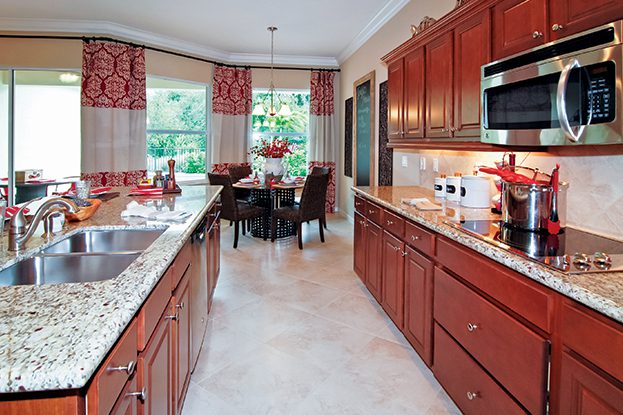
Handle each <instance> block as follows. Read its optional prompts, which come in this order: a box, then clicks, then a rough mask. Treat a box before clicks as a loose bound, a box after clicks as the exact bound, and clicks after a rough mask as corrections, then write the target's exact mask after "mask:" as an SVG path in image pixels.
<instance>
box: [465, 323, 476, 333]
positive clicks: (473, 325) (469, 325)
mask: <svg viewBox="0 0 623 415" xmlns="http://www.w3.org/2000/svg"><path fill="white" fill-rule="evenodd" d="M477 328H478V324H476V323H467V331H469V332H470V333H473V332H474V331H476V329H477Z"/></svg>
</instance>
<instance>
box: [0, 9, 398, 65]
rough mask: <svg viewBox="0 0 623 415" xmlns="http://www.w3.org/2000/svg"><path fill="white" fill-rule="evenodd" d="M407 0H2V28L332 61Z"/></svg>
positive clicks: (283, 60)
mask: <svg viewBox="0 0 623 415" xmlns="http://www.w3.org/2000/svg"><path fill="white" fill-rule="evenodd" d="M408 2H409V0H264V1H258V0H234V1H223V0H221V1H218V2H217V1H215V0H180V1H175V2H174V1H170V0H130V1H128V0H106V1H102V0H80V1H76V0H55V1H54V2H53V3H50V2H45V1H39V0H19V1H15V0H0V10H2V17H0V30H5V31H6V30H9V31H13V30H16V31H46V32H63V33H90V34H101V35H112V36H116V37H122V38H127V39H131V40H133V41H136V42H142V43H145V44H150V45H154V46H160V47H164V48H173V49H176V50H181V51H184V52H187V53H192V54H196V55H200V56H204V57H209V58H214V59H217V60H221V61H226V62H235V63H266V62H268V61H269V54H270V32H268V31H267V30H266V28H267V27H268V26H277V27H278V29H279V30H278V31H277V32H275V55H276V58H275V61H276V63H278V64H292V65H317V66H336V65H338V64H339V63H340V62H342V61H343V60H345V59H346V58H348V56H350V55H351V54H352V53H354V52H355V51H356V50H357V49H358V48H359V47H360V46H361V45H362V44H363V43H364V42H365V41H366V40H367V39H369V38H370V37H371V36H372V35H373V34H374V33H375V32H376V31H377V30H378V29H379V28H380V27H381V26H382V25H383V24H384V23H385V22H387V20H389V19H390V18H391V17H392V16H394V15H395V14H396V13H398V12H399V11H400V9H402V8H403V7H404V6H405V5H406V4H407V3H408Z"/></svg>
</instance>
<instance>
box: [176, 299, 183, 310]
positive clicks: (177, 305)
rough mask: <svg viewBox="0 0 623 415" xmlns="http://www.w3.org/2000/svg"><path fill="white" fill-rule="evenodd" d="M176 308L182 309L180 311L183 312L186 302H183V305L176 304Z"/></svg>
mask: <svg viewBox="0 0 623 415" xmlns="http://www.w3.org/2000/svg"><path fill="white" fill-rule="evenodd" d="M175 308H177V309H180V310H183V309H184V302H183V301H182V302H181V303H179V304H176V305H175Z"/></svg>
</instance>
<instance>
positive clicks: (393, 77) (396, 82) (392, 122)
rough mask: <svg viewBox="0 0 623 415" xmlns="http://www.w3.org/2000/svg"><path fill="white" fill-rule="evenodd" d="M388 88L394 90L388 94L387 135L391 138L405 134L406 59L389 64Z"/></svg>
mask: <svg viewBox="0 0 623 415" xmlns="http://www.w3.org/2000/svg"><path fill="white" fill-rule="evenodd" d="M387 88H388V90H390V91H392V93H391V94H388V96H387V111H388V114H387V135H388V137H389V138H390V139H400V138H403V136H404V122H403V120H404V119H403V114H404V109H403V99H404V59H399V60H397V61H394V62H392V63H390V64H389V65H388V66H387Z"/></svg>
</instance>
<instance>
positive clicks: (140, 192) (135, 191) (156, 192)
mask: <svg viewBox="0 0 623 415" xmlns="http://www.w3.org/2000/svg"><path fill="white" fill-rule="evenodd" d="M162 190H163V189H162V188H161V187H154V188H153V189H141V188H138V187H133V188H132V189H130V193H128V196H160V195H162Z"/></svg>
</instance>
